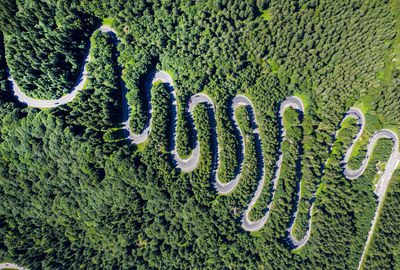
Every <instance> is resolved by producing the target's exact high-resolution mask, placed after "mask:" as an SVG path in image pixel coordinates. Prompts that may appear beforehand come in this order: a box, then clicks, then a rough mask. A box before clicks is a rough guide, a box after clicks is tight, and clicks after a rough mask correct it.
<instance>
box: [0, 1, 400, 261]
mask: <svg viewBox="0 0 400 270" xmlns="http://www.w3.org/2000/svg"><path fill="white" fill-rule="evenodd" d="M397 3H398V2H397V0H393V1H382V0H366V1H338V2H337V3H336V2H335V4H332V1H327V0H320V1H311V0H310V1H308V0H304V1H283V0H272V1H266V0H265V1H264V0H246V1H242V0H227V1H222V0H221V1H219V0H213V1H180V0H177V1H158V0H149V1H125V0H124V1H123V0H115V1H106V0H96V1H92V0H80V1H78V0H72V1H67V0H57V1H56V0H48V1H44V0H19V1H16V0H10V1H0V26H1V27H0V28H1V29H2V32H1V33H0V258H9V259H10V261H11V260H12V261H13V262H15V263H17V264H20V265H22V266H24V267H25V268H29V269H58V268H60V269H69V268H71V269H80V268H82V269H110V268H113V269H132V268H133V269H156V268H164V269H193V268H201V269H230V268H232V269H235V268H237V269H282V268H285V269H353V268H356V267H357V265H358V261H359V258H360V256H361V252H362V248H363V244H364V243H365V239H366V237H367V234H368V230H369V227H368V226H369V224H370V221H371V219H372V216H373V213H374V210H375V207H376V198H375V197H374V193H373V188H374V186H373V184H374V181H376V180H377V178H376V177H377V173H378V172H379V170H380V169H378V170H377V169H376V166H377V167H378V168H383V167H384V166H385V162H386V160H387V154H388V153H390V151H391V147H392V144H391V142H390V141H387V140H380V141H379V143H378V145H377V146H376V148H375V150H374V153H373V156H371V162H370V163H369V165H368V168H367V171H366V172H365V174H364V175H363V176H362V177H359V178H358V179H356V180H348V179H346V178H345V177H344V176H343V168H342V167H341V166H340V163H341V160H342V159H343V156H344V153H345V151H346V147H347V146H348V145H349V143H350V142H351V140H352V138H353V137H354V135H355V132H356V130H357V127H356V126H355V123H354V122H350V123H349V124H348V126H347V127H345V128H343V131H342V132H341V133H340V134H341V135H340V136H341V138H340V140H338V141H337V142H336V143H335V145H334V147H333V149H332V153H330V146H331V145H332V144H333V139H332V135H333V134H334V133H335V131H336V130H338V129H339V128H340V127H339V123H340V121H341V120H342V118H343V115H344V113H345V112H346V111H347V110H348V108H349V107H351V106H353V105H354V104H355V103H357V102H360V100H367V99H365V97H366V96H372V97H374V98H371V99H368V100H369V102H368V104H365V106H366V107H368V110H369V111H371V112H368V113H367V114H366V117H367V120H366V124H367V131H368V132H367V133H366V134H365V138H363V140H365V141H368V140H369V138H370V136H371V134H373V132H374V131H376V128H377V127H387V126H388V125H391V126H396V125H398V122H399V111H400V110H399V108H398V103H399V98H400V97H399V95H398V92H399V91H397V89H398V75H399V72H398V70H397V69H396V63H398V61H399V60H397V59H400V58H399V56H398V50H399V48H398V43H396V42H397V38H398V37H397V36H396V35H397V33H398V16H399V15H398V9H397V7H398V4H397ZM103 18H113V19H112V21H111V20H110V19H106V20H105V21H103V22H104V23H111V24H112V25H113V27H115V29H116V30H117V32H118V37H119V39H120V40H121V43H120V44H119V45H118V48H117V49H115V47H114V45H113V42H112V38H111V37H110V35H108V34H102V33H100V32H95V33H93V35H92V31H93V29H95V28H96V27H97V26H98V25H99V24H100V23H101V22H102V19H103ZM90 36H91V42H92V49H91V52H90V53H91V56H92V58H91V61H90V63H89V64H88V72H89V80H88V82H87V85H86V87H85V89H83V90H82V91H81V92H80V93H79V95H78V96H77V98H76V99H75V100H74V101H73V102H71V103H68V104H65V105H62V106H59V107H56V108H53V109H46V110H39V109H34V108H25V107H23V105H21V104H19V103H18V102H16V101H15V99H14V97H13V94H12V92H11V91H10V89H9V84H8V83H7V72H6V67H7V66H8V67H10V69H11V74H12V75H13V78H14V79H15V80H16V83H17V84H18V85H19V86H20V87H21V89H22V90H23V91H24V92H25V93H26V94H27V95H29V96H32V97H35V98H42V99H51V98H56V97H59V96H62V95H63V94H65V93H67V92H68V91H69V89H71V87H72V86H73V85H74V84H75V83H76V79H77V77H78V74H79V73H80V69H81V63H82V61H83V57H84V55H85V52H86V50H87V45H88V41H89V37H90ZM117 52H118V53H119V57H118V59H117V57H116V56H117ZM6 60H7V63H6ZM118 63H119V64H120V65H122V66H123V72H122V73H123V75H122V78H123V80H124V81H125V83H126V87H127V89H128V95H127V99H128V103H129V104H130V105H131V107H132V114H131V117H130V119H131V122H130V125H131V128H132V131H134V132H135V133H140V132H141V131H142V130H143V129H144V127H145V125H146V123H147V121H148V117H147V109H148V106H147V104H148V100H147V97H146V95H145V93H143V89H144V83H145V82H144V80H145V77H146V75H147V74H148V73H149V72H151V71H153V70H155V69H163V70H168V71H170V72H171V73H173V74H174V78H175V80H174V84H175V87H176V89H177V101H178V104H179V111H178V127H177V133H178V151H179V154H180V155H182V156H185V155H189V154H190V152H191V148H192V145H193V139H194V133H193V131H192V127H190V123H189V121H188V115H187V112H186V111H185V108H187V102H188V100H189V98H190V96H191V95H193V94H195V93H198V92H202V91H205V92H207V93H208V94H209V95H210V96H211V97H212V98H213V100H215V103H216V113H215V114H216V121H217V131H218V134H217V133H216V132H215V130H213V129H212V128H211V122H212V120H213V119H212V117H213V116H212V115H211V114H212V113H211V111H210V109H209V108H208V107H207V106H206V105H204V104H199V105H197V106H196V108H195V112H194V125H195V126H196V129H197V138H198V140H199V141H200V144H201V159H200V164H199V167H198V168H197V169H196V170H195V171H193V172H190V173H181V172H179V170H177V169H176V168H175V166H174V164H173V162H172V159H171V155H170V153H169V152H168V151H167V149H168V143H169V138H170V136H171V134H170V129H169V123H170V121H171V115H170V102H169V98H170V96H169V94H167V89H166V86H165V85H164V84H158V85H155V86H154V87H153V89H152V91H153V95H152V101H153V104H154V105H153V106H154V108H153V109H155V114H154V125H155V126H156V127H157V128H156V129H155V128H153V129H152V131H151V134H150V138H149V140H148V141H147V142H146V143H145V144H143V145H142V146H139V150H140V151H137V149H138V147H136V146H134V145H131V144H130V143H129V142H127V141H126V140H121V138H122V135H121V132H122V131H121V129H120V128H121V124H120V122H121V104H122V103H121V96H120V95H121V89H120V82H119V75H118V66H117V64H118ZM237 93H243V94H245V95H247V96H248V97H249V98H250V99H251V100H252V102H253V104H254V106H255V112H252V111H251V110H249V109H248V108H245V107H241V108H238V110H237V112H236V114H237V117H238V120H239V124H240V128H241V130H242V132H243V133H244V134H245V136H244V140H245V144H246V151H245V153H244V163H243V170H242V179H241V180H240V181H239V184H238V187H237V188H236V189H235V190H234V191H233V192H232V193H231V194H228V195H227V196H220V195H218V194H217V193H216V192H215V190H214V188H213V183H212V181H211V179H212V174H213V173H214V172H215V170H214V169H215V168H213V166H214V165H213V164H215V162H214V161H213V156H214V154H215V149H214V147H213V144H212V142H213V140H214V139H215V138H213V136H217V135H218V136H219V143H220V147H221V149H223V151H222V152H221V156H220V161H221V169H220V170H219V172H218V174H219V177H220V179H222V180H223V181H225V182H228V181H230V180H231V179H232V178H233V176H234V175H235V172H236V170H237V167H238V159H237V158H238V156H239V144H238V141H237V138H236V135H235V132H234V128H233V126H232V123H231V115H230V113H231V112H230V103H229V102H230V100H231V98H232V97H233V96H234V95H236V94H237ZM293 93H297V94H299V95H300V96H302V97H307V98H308V100H307V107H306V112H305V113H304V117H300V118H303V119H302V121H301V119H300V118H299V115H298V113H297V112H296V111H294V110H292V109H288V110H287V111H286V112H285V127H286V128H287V138H286V139H285V141H284V142H283V148H282V150H283V151H284V156H283V157H284V163H283V165H282V166H283V167H282V172H281V179H280V180H279V182H278V188H277V191H276V195H275V196H276V198H275V199H276V201H275V202H274V204H273V206H272V210H271V211H272V212H271V215H270V218H269V221H268V222H267V224H266V225H265V226H264V227H263V229H261V230H260V231H258V232H255V233H248V232H246V231H244V230H243V228H242V227H241V226H240V220H241V214H242V213H243V211H244V208H245V206H246V205H247V204H248V202H249V201H250V199H251V196H252V192H254V189H255V187H256V186H257V183H258V182H257V181H258V180H257V179H258V175H259V170H260V167H259V159H260V157H261V155H260V153H258V152H257V151H258V150H257V148H256V147H255V142H256V141H255V138H254V137H253V136H254V135H253V134H252V132H251V127H250V124H249V122H248V121H247V119H249V117H250V116H251V115H252V114H255V116H256V118H257V121H258V125H259V129H260V139H261V142H262V151H263V155H264V165H265V174H266V176H267V179H266V184H265V187H264V189H263V190H262V195H261V197H260V199H259V201H258V202H257V204H256V205H255V206H254V208H253V209H252V211H251V219H252V220H256V219H258V218H259V217H261V216H262V215H263V214H264V213H265V210H266V206H267V205H268V202H269V199H270V197H271V184H272V182H271V181H272V179H273V175H274V172H275V169H276V161H277V157H278V152H279V150H280V144H279V129H280V123H279V119H278V115H277V113H278V110H279V104H280V102H281V101H282V100H284V98H285V97H287V96H290V95H292V94H293ZM375 97H376V98H375ZM373 111H376V115H375V116H374V113H373ZM286 116H287V117H286ZM369 116H371V117H369ZM300 123H302V124H301V125H300ZM369 126H371V127H373V128H369ZM301 149H302V151H301ZM360 149H361V150H360V151H358V152H357V153H354V161H352V162H354V166H355V167H357V162H359V161H360V159H359V157H358V155H360V156H362V149H363V147H362V145H361V146H360ZM301 152H302V154H301ZM299 153H300V154H301V155H299ZM359 153H360V154H359ZM328 157H329V162H328V164H327V167H326V169H325V171H324V172H323V168H324V164H325V161H326V160H327V159H328ZM300 161H301V162H300ZM300 163H301V164H300ZM352 166H353V165H352ZM299 171H301V173H300V174H301V185H302V194H301V200H300V205H299V214H298V218H297V220H296V224H295V228H296V230H295V235H296V237H299V238H302V236H303V235H304V234H305V232H306V229H307V221H308V213H309V207H310V203H309V200H310V199H311V197H312V194H313V193H314V191H315V189H316V188H317V186H318V184H319V186H318V187H319V191H318V195H317V197H316V200H315V207H314V213H313V225H312V234H311V239H310V242H309V243H308V244H307V245H306V246H305V247H304V248H303V249H302V250H301V251H299V252H298V254H294V253H292V252H291V250H290V249H289V247H288V245H287V244H286V227H287V224H288V222H289V219H290V216H291V213H292V210H293V207H294V202H295V190H296V185H297V184H298V181H299V178H298V174H299ZM396 177H397V178H398V175H397V176H395V177H394V179H396ZM396 186H397V184H396V183H395V181H394V184H392V185H391V187H390V188H391V189H392V191H390V192H389V193H388V197H387V200H386V201H385V203H384V205H383V212H382V213H383V214H382V216H381V218H380V221H379V223H378V225H377V226H378V227H377V228H378V231H377V235H376V238H375V240H374V241H373V242H372V244H371V247H370V252H372V253H373V254H371V255H368V256H367V259H366V264H369V265H370V266H369V267H370V268H374V267H375V266H377V267H378V268H379V267H382V268H383V269H384V268H385V265H386V266H387V267H391V266H393V265H394V264H396V263H397V257H396V256H397V255H396V254H397V253H396V252H397V251H396V245H397V242H396V241H397V240H396V235H397V234H396V233H395V232H396V230H397V229H396V228H397V227H398V226H397V225H396V224H397V223H396V222H397V221H396V215H397V214H396V211H397V210H396V207H397V206H396V205H397V201H396V196H397V195H396V194H397V193H396V192H397V188H396ZM390 188H389V190H390ZM397 197H398V196H397ZM388 209H390V210H391V211H392V212H393V216H390V215H388V211H389V210H388ZM386 232H391V234H389V233H386ZM391 235H393V237H392V236H391ZM382 245H384V246H385V248H383V247H382ZM386 247H387V249H386ZM386 255H387V256H386ZM388 258H389V259H391V258H393V260H394V261H392V262H391V263H386V262H387V260H388ZM366 268H367V266H366Z"/></svg>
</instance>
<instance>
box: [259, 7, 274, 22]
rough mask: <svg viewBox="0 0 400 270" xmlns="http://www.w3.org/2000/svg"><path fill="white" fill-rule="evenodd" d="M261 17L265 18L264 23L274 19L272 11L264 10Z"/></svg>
mask: <svg viewBox="0 0 400 270" xmlns="http://www.w3.org/2000/svg"><path fill="white" fill-rule="evenodd" d="M261 17H262V18H263V20H264V21H269V20H270V19H271V18H272V16H271V10H270V9H265V10H263V11H262V14H261Z"/></svg>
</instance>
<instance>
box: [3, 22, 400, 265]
mask: <svg viewBox="0 0 400 270" xmlns="http://www.w3.org/2000/svg"><path fill="white" fill-rule="evenodd" d="M98 30H100V31H102V32H105V33H109V34H110V35H112V36H113V37H115V38H114V42H115V44H117V43H118V42H119V40H118V38H116V36H117V35H116V31H115V30H114V29H112V28H111V27H109V26H105V25H103V26H101V27H100V28H98ZM89 47H90V46H89ZM89 61H90V54H89V49H88V50H87V52H86V55H85V58H84V62H83V65H82V70H81V74H80V76H79V78H78V81H77V83H76V84H75V86H74V87H73V88H72V89H71V91H70V92H69V93H68V94H66V95H64V96H62V97H60V98H59V99H53V100H38V99H33V98H30V97H28V96H26V95H25V94H24V93H23V92H22V91H21V90H20V89H19V87H18V86H17V84H16V83H15V82H14V80H13V78H12V76H11V75H10V70H8V80H9V82H10V84H11V86H12V90H13V92H14V95H15V96H16V98H17V100H18V101H19V102H21V103H23V104H26V105H27V106H31V107H36V108H49V107H57V106H59V105H62V104H66V103H68V102H71V101H72V100H73V99H74V98H75V97H76V95H77V93H78V92H79V91H80V90H82V89H83V87H84V85H85V82H86V80H87V78H88V73H87V69H86V64H87V63H88V62H89ZM119 72H120V75H121V74H122V67H119ZM120 80H121V88H122V92H123V95H122V96H123V100H122V102H123V117H122V118H123V120H122V123H123V129H124V133H125V135H126V138H127V139H128V140H130V141H131V142H132V143H134V144H139V143H143V142H145V141H146V140H147V138H148V135H149V133H150V131H151V126H152V112H153V110H152V107H151V88H152V86H153V84H154V83H156V82H162V83H165V84H166V85H167V87H168V89H169V90H170V93H171V103H172V135H173V136H172V139H171V148H172V150H171V155H172V156H173V160H174V162H175V165H176V167H177V168H179V169H180V170H181V171H182V172H190V171H193V170H195V169H196V168H197V166H198V163H199V159H200V144H199V141H198V140H197V139H196V145H195V147H194V149H193V151H192V154H191V156H190V157H189V158H187V159H182V158H180V157H179V155H178V153H177V150H176V141H177V133H176V125H177V106H178V105H177V102H176V90H175V88H174V83H173V80H172V78H171V76H170V75H169V74H168V73H166V72H164V71H154V72H152V73H150V74H149V75H148V76H147V77H146V80H145V85H144V87H145V89H144V90H145V93H146V96H147V100H148V101H149V112H148V114H149V118H148V119H149V120H148V123H147V125H146V127H145V129H144V131H143V132H142V133H141V134H134V133H133V132H132V131H131V129H130V127H129V117H130V114H131V108H130V106H129V105H128V102H127V99H126V93H127V89H126V88H125V84H124V82H123V80H122V76H120ZM199 103H203V104H207V106H208V108H209V111H210V113H211V125H212V131H213V132H214V134H215V136H213V137H214V140H215V142H214V143H215V148H216V149H215V151H214V152H215V153H214V165H213V170H212V171H213V173H212V178H213V186H214V187H215V189H216V190H217V192H218V193H220V194H229V193H231V192H233V191H234V189H235V187H236V186H237V185H238V183H239V180H240V177H241V172H242V168H243V161H244V158H240V160H239V162H238V163H239V164H238V168H237V173H236V175H235V177H234V178H233V179H231V180H230V181H229V182H228V183H223V182H221V181H220V180H219V179H218V174H217V172H218V168H219V165H220V161H219V156H220V154H221V153H220V152H221V149H220V148H219V143H218V136H217V128H216V119H215V105H214V102H213V101H212V99H211V98H210V97H209V96H207V95H206V94H202V93H199V94H196V95H193V96H192V97H191V98H190V101H189V103H188V106H187V111H188V113H189V116H190V118H191V119H190V120H191V121H192V122H193V109H194V108H195V106H196V105H197V104H199ZM240 106H248V108H250V109H251V111H252V113H251V115H252V118H251V119H250V121H251V125H252V128H253V135H254V138H255V143H256V149H257V155H258V160H259V167H260V174H259V179H258V185H257V188H256V190H255V191H254V194H253V196H252V198H251V201H250V202H249V204H248V206H247V208H246V209H245V211H244V212H243V215H242V218H241V225H242V227H243V229H244V230H246V231H250V232H253V231H257V230H260V229H261V228H262V227H263V226H264V225H265V223H266V222H267V220H268V217H269V213H270V209H271V208H272V207H273V201H274V195H275V190H276V187H277V185H278V181H279V177H280V170H281V164H282V159H283V153H282V152H281V153H280V154H279V157H278V160H277V162H276V171H275V173H274V175H273V176H272V177H271V176H266V175H265V168H264V154H263V151H262V141H261V139H260V134H259V125H258V121H257V117H256V113H255V112H256V111H255V108H254V106H253V103H252V102H251V101H250V99H249V98H247V97H246V96H244V95H237V96H235V97H234V98H233V99H232V101H231V110H232V112H233V114H232V118H233V124H234V127H235V129H236V131H237V137H238V140H239V143H240V155H239V156H243V155H244V153H245V143H244V138H243V134H242V133H241V130H240V128H239V125H238V122H237V119H236V117H235V113H234V112H235V110H236V109H237V108H238V107H240ZM288 107H292V108H294V109H296V110H298V111H299V112H301V113H302V114H304V113H305V110H304V105H303V102H302V101H301V99H300V98H298V97H296V96H292V97H288V98H287V99H285V100H284V101H283V102H282V103H281V104H280V109H279V116H280V120H281V121H280V125H281V138H280V139H281V140H280V141H281V143H282V141H283V139H284V137H285V134H286V131H285V129H284V126H283V113H284V111H285V110H286V109H287V108H288ZM348 117H353V118H355V119H356V120H357V122H358V125H359V126H360V129H359V131H358V134H357V136H356V138H354V140H353V142H352V144H351V146H350V147H349V149H348V150H347V152H346V155H345V158H344V162H343V167H344V172H343V173H344V176H345V177H347V178H348V179H356V178H357V177H359V176H361V175H362V174H363V173H364V170H365V168H366V166H367V164H368V161H369V158H370V156H371V153H372V151H373V149H374V146H375V143H376V142H377V141H378V139H380V138H390V139H392V140H393V141H394V147H393V150H392V153H391V156H390V158H389V160H388V162H387V164H386V167H385V171H384V173H383V175H382V176H381V177H380V179H379V182H378V184H377V185H376V189H375V193H376V195H377V198H378V207H377V209H376V212H375V216H374V219H373V221H372V223H371V230H370V232H369V235H368V239H367V241H366V244H365V248H364V251H363V254H362V258H361V261H360V267H361V262H362V260H363V258H364V256H365V251H366V247H367V245H368V243H369V242H370V239H371V236H372V233H373V230H374V227H375V222H376V218H377V216H378V215H379V210H380V208H381V203H382V199H383V197H384V194H385V192H386V188H387V186H388V183H389V180H390V178H391V176H392V174H393V172H394V170H395V168H396V167H397V165H398V162H399V152H398V147H399V142H398V138H397V135H396V134H395V133H394V132H392V131H390V130H386V129H384V130H380V131H378V132H377V133H375V134H374V135H373V137H372V138H371V140H370V142H369V144H368V148H367V154H366V156H365V158H364V160H363V161H362V164H361V166H360V168H359V169H357V170H350V169H349V168H348V166H347V162H348V160H349V158H350V154H351V152H352V149H353V147H354V144H355V142H356V141H357V140H359V139H360V137H361V135H362V134H363V132H364V128H365V118H364V115H363V114H362V112H361V111H360V110H358V109H356V108H351V109H350V110H349V111H348V112H347V114H346V115H345V117H344V119H346V118H348ZM344 119H343V120H344ZM342 123H343V121H342ZM194 128H195V127H194ZM336 135H337V133H336ZM336 135H335V137H336ZM325 164H326V163H325ZM266 178H267V179H270V178H272V179H273V180H272V183H273V185H272V196H271V200H270V202H269V204H268V206H267V208H266V211H265V214H264V216H263V217H262V218H261V219H259V220H257V221H252V220H250V218H249V213H250V211H251V209H252V207H253V206H254V204H255V203H256V202H257V200H258V199H259V197H260V195H261V191H262V189H263V188H264V184H265V181H266ZM300 196H301V182H300V183H299V184H298V190H297V194H296V204H297V205H298V203H299V201H300ZM314 198H315V193H314V195H313V198H312V199H311V200H310V202H311V207H310V210H309V211H310V212H309V217H310V218H309V221H308V229H307V232H306V235H304V237H303V238H302V239H296V238H295V237H294V236H293V233H292V231H293V226H294V224H295V220H296V218H297V214H298V211H297V207H295V209H296V210H295V211H294V213H293V218H292V219H293V222H291V224H289V225H288V228H287V234H288V236H287V242H288V245H289V246H290V247H291V248H293V249H298V248H301V247H303V246H304V245H305V244H306V243H307V242H308V240H309V238H310V235H311V230H312V218H311V217H312V213H313V209H314V204H313V202H314ZM2 267H3V265H0V269H2ZM13 267H14V268H18V267H17V266H14V265H13ZM3 268H4V267H3ZM21 269H22V268H21Z"/></svg>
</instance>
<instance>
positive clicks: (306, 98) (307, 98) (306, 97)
mask: <svg viewBox="0 0 400 270" xmlns="http://www.w3.org/2000/svg"><path fill="white" fill-rule="evenodd" d="M293 95H295V96H297V97H299V98H300V99H301V101H303V104H304V111H306V110H307V107H308V105H309V104H310V101H311V96H310V95H311V92H308V93H306V92H302V93H300V92H296V91H295V92H294V93H293Z"/></svg>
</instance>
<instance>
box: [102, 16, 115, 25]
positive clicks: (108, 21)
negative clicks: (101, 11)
mask: <svg viewBox="0 0 400 270" xmlns="http://www.w3.org/2000/svg"><path fill="white" fill-rule="evenodd" d="M113 24H114V18H112V17H108V18H104V19H103V25H109V26H113Z"/></svg>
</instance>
